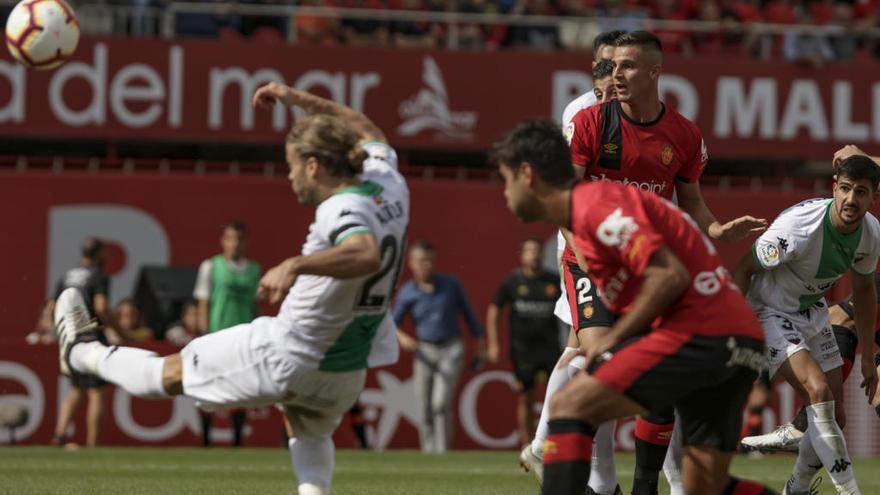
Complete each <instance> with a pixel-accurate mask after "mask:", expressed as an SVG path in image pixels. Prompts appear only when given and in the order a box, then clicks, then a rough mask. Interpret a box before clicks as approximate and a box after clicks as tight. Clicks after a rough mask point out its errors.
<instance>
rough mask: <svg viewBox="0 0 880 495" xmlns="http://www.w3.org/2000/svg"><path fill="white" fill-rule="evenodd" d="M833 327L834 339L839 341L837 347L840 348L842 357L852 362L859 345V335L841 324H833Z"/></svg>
mask: <svg viewBox="0 0 880 495" xmlns="http://www.w3.org/2000/svg"><path fill="white" fill-rule="evenodd" d="M831 329H832V330H834V340H836V341H837V348H838V349H840V357H842V358H843V359H844V361H849V362H850V363H852V362H853V361H855V360H856V348H857V347H858V346H859V337H858V335H856V334H855V332H852V331H850V329H849V328H846V327H843V326H840V325H831Z"/></svg>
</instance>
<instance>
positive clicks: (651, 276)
mask: <svg viewBox="0 0 880 495" xmlns="http://www.w3.org/2000/svg"><path fill="white" fill-rule="evenodd" d="M642 276H643V277H644V281H643V282H642V286H641V288H640V289H639V294H638V295H637V296H636V298H635V300H634V301H633V303H632V307H631V309H630V310H629V311H628V312H627V313H626V314H624V315H623V316H621V317H620V319H618V320H617V322H615V323H614V326H613V327H612V328H611V331H609V332H606V333H605V334H603V335H602V336H600V337H599V338H597V339H594V340H592V341H591V342H589V343H588V344H587V345H586V348H583V353H584V356H585V357H586V359H587V367H589V366H590V365H591V364H592V363H593V361H594V360H595V359H597V358H599V357H600V356H602V354H603V353H605V352H606V351H608V350H609V349H611V348H612V347H614V346H615V345H617V344H619V343H620V342H623V341H625V340H627V339H628V338H630V337H634V336H636V335H639V334H642V333H645V332H646V331H648V330H649V329H650V328H651V322H653V321H654V320H655V319H656V318H657V317H658V316H660V315H661V314H663V313H664V312H665V311H666V309H667V308H668V307H669V306H670V305H671V304H672V303H674V302H675V301H676V300H677V299H678V298H679V297H681V295H682V293H684V291H685V290H686V289H687V287H688V284H690V275H689V274H688V271H687V268H685V266H684V264H682V262H681V260H680V259H678V257H677V256H676V255H675V253H673V252H672V250H670V249H669V248H667V247H661V248H660V249H658V250H657V251H656V252H655V253H654V254H653V255H651V259H650V261H649V262H648V266H646V267H645V270H644V271H643V272H642Z"/></svg>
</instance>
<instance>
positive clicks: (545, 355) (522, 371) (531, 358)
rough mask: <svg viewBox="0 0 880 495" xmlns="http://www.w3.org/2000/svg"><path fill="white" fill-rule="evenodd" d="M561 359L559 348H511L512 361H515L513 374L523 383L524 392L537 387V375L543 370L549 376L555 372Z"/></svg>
mask: <svg viewBox="0 0 880 495" xmlns="http://www.w3.org/2000/svg"><path fill="white" fill-rule="evenodd" d="M558 360H559V349H558V348H555V349H549V348H548V349H540V348H538V349H534V348H531V349H530V348H527V347H515V346H511V348H510V361H511V362H512V363H513V376H514V377H516V381H517V382H519V384H520V385H522V389H523V391H524V392H526V391H529V390H531V389H533V388H535V377H536V376H537V374H538V373H539V372H541V371H543V372H545V373H546V374H547V376H550V373H552V372H553V368H554V367H555V366H556V362H557V361H558Z"/></svg>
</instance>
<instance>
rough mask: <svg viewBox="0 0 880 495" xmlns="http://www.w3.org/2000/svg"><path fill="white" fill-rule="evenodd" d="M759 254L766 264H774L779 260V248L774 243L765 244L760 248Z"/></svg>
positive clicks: (762, 261)
mask: <svg viewBox="0 0 880 495" xmlns="http://www.w3.org/2000/svg"><path fill="white" fill-rule="evenodd" d="M758 256H759V257H760V258H761V263H763V264H764V266H773V265H775V264H776V263H778V262H779V249H778V248H777V247H776V246H775V245H773V244H764V245H763V246H761V247H760V248H758Z"/></svg>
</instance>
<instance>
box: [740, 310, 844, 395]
mask: <svg viewBox="0 0 880 495" xmlns="http://www.w3.org/2000/svg"><path fill="white" fill-rule="evenodd" d="M757 314H758V320H760V322H761V326H762V327H764V334H765V335H766V337H767V358H768V361H769V366H770V370H769V371H770V376H771V377H772V376H773V375H775V374H776V372H777V371H779V367H780V366H782V364H783V363H785V361H786V360H788V358H790V357H791V356H792V355H793V354H794V353H796V352H798V351H809V353H810V355H811V356H813V359H815V360H816V363H818V364H819V367H820V368H822V371H823V372H826V373H827V372H828V371H830V370H833V369H835V368H839V367H841V366H843V358H842V357H841V356H840V349H838V348H837V340H836V339H835V338H834V331H833V330H832V329H831V323H830V322H829V321H828V307H827V306H823V307H821V308H820V307H817V306H813V307H812V308H810V309H809V310H807V311H804V312H798V313H785V312H782V311H776V310H773V309H769V308H762V309H759V310H758V311H757Z"/></svg>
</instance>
